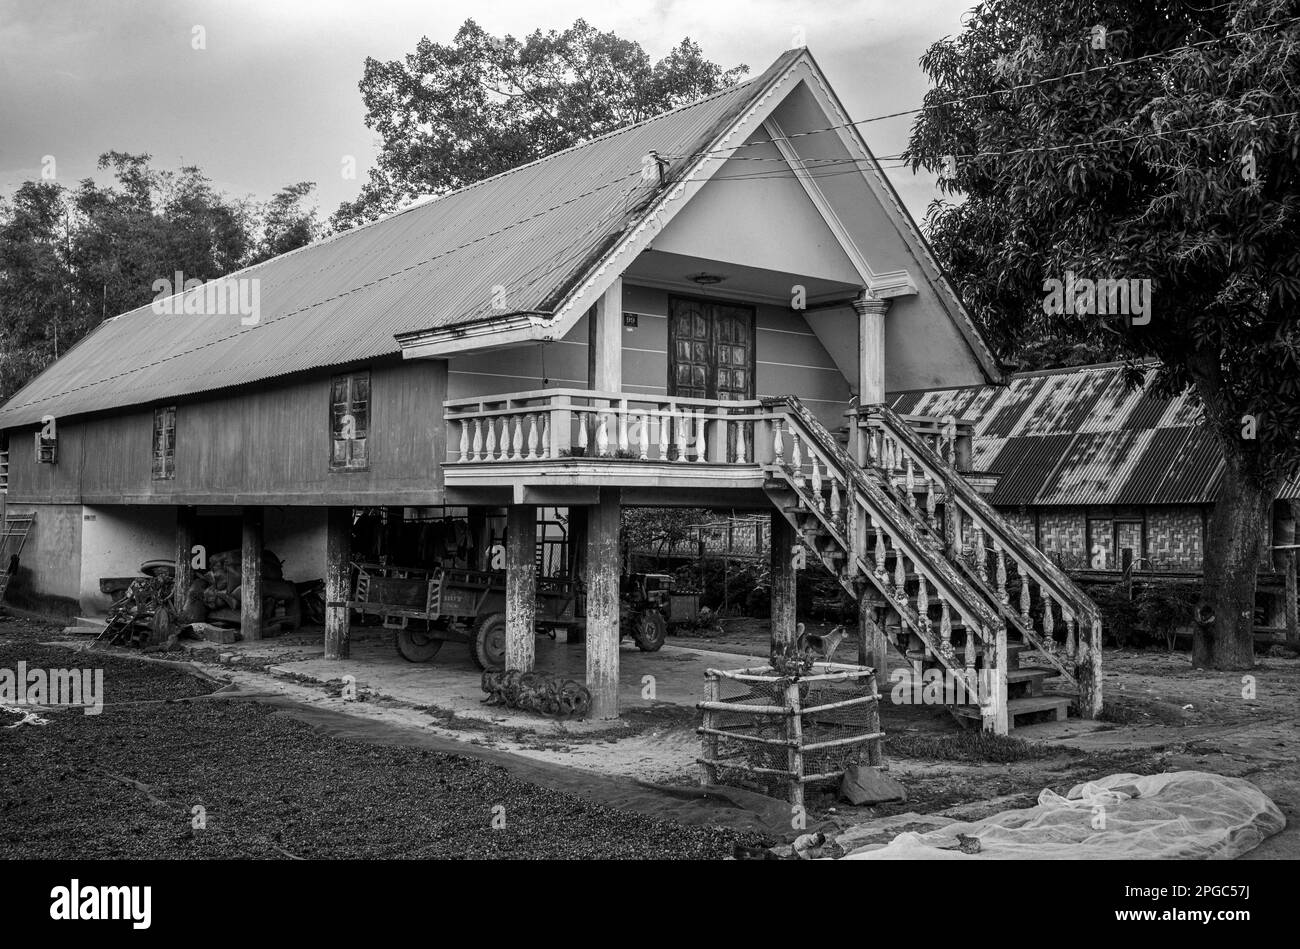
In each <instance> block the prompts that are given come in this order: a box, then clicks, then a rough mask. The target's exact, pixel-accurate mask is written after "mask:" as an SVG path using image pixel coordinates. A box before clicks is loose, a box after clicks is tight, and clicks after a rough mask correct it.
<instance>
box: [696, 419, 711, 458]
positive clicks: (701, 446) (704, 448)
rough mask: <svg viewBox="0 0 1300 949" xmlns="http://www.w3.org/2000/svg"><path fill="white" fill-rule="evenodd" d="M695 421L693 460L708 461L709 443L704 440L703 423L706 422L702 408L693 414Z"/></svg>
mask: <svg viewBox="0 0 1300 949" xmlns="http://www.w3.org/2000/svg"><path fill="white" fill-rule="evenodd" d="M695 422H696V428H695V460H696V461H708V460H709V445H708V442H707V441H706V440H705V432H704V426H705V424H706V421H705V418H704V410H703V409H700V411H699V412H698V413H697V414H696V416H695Z"/></svg>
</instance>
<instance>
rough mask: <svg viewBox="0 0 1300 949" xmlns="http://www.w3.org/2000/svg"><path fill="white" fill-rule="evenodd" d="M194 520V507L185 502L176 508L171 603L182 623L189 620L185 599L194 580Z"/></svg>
mask: <svg viewBox="0 0 1300 949" xmlns="http://www.w3.org/2000/svg"><path fill="white" fill-rule="evenodd" d="M194 521H195V510H194V508H192V507H190V506H189V505H185V504H182V505H181V506H180V507H178V508H176V583H175V585H174V586H173V588H172V603H173V605H174V606H175V613H176V616H177V617H178V622H180V623H181V624H182V625H184V624H185V623H188V622H189V618H188V617H186V616H185V601H186V599H187V598H188V596H189V592H190V584H191V583H193V582H194V553H193V548H194Z"/></svg>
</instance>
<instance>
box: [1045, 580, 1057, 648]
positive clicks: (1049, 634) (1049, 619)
mask: <svg viewBox="0 0 1300 949" xmlns="http://www.w3.org/2000/svg"><path fill="white" fill-rule="evenodd" d="M1043 645H1044V646H1046V647H1047V651H1048V652H1055V651H1056V618H1055V617H1054V616H1052V597H1051V594H1049V593H1048V592H1047V591H1046V590H1044V591H1043Z"/></svg>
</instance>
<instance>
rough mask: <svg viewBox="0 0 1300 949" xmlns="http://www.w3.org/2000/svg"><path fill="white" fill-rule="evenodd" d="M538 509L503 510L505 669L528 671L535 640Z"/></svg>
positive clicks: (514, 507)
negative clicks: (504, 536) (504, 525)
mask: <svg viewBox="0 0 1300 949" xmlns="http://www.w3.org/2000/svg"><path fill="white" fill-rule="evenodd" d="M536 613H537V508H536V507H534V506H533V505H531V504H512V505H510V507H509V509H508V510H507V512H506V668H507V669H516V670H518V671H519V672H531V671H532V669H533V663H534V660H535V655H536V648H537V640H536V633H535V630H534V622H535V620H536Z"/></svg>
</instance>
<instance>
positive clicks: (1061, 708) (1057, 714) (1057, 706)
mask: <svg viewBox="0 0 1300 949" xmlns="http://www.w3.org/2000/svg"><path fill="white" fill-rule="evenodd" d="M1071 701H1072V699H1068V698H1064V697H1061V696H1056V695H1035V696H1030V697H1027V698H1019V699H1008V700H1007V727H1008V728H1009V729H1011V728H1015V727H1016V719H1017V718H1022V717H1028V716H1030V715H1040V714H1043V713H1045V712H1050V713H1052V715H1053V719H1052V720H1053V721H1058V722H1063V721H1065V720H1066V718H1067V717H1068V716H1069V714H1070V703H1071ZM946 707H947V709H948V710H949V711H950V712H952V713H953V714H954V715H956V716H958V717H960V718H967V719H975V720H976V721H978V720H979V717H980V709H979V706H978V705H949V706H946ZM1020 724H1027V723H1025V722H1021V723H1020Z"/></svg>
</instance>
